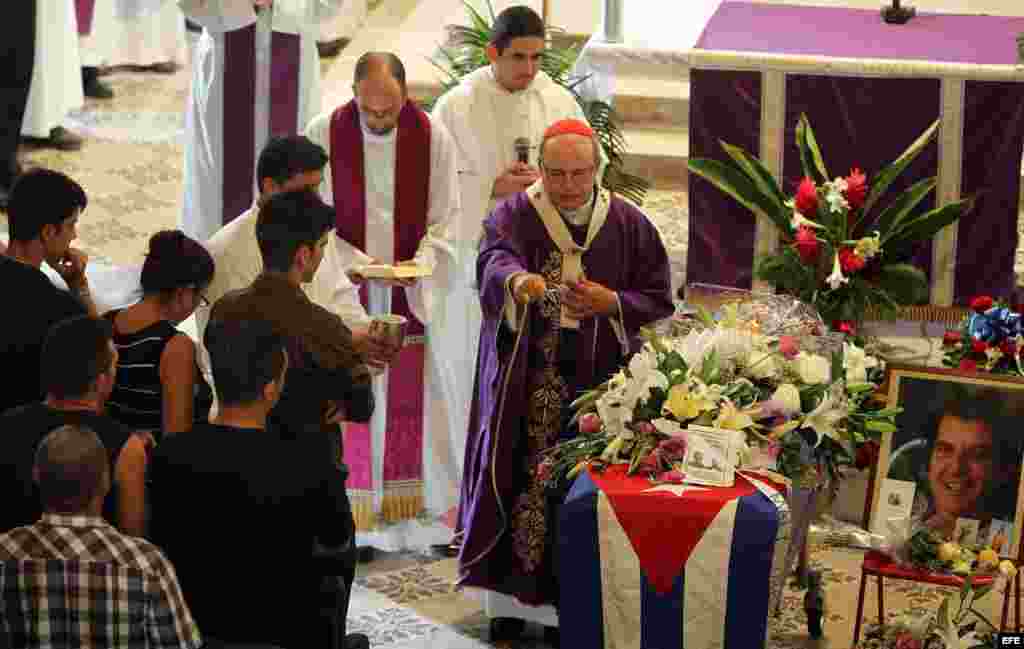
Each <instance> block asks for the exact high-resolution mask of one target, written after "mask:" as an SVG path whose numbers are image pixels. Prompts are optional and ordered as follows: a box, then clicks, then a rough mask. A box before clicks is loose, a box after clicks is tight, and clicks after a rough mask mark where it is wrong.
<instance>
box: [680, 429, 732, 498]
mask: <svg viewBox="0 0 1024 649" xmlns="http://www.w3.org/2000/svg"><path fill="white" fill-rule="evenodd" d="M735 440H736V434H735V431H731V430H724V429H721V428H711V427H708V426H694V425H690V426H687V427H686V456H685V458H684V459H683V472H684V473H686V480H685V481H686V482H689V483H692V484H700V485H709V486H713V487H731V486H732V485H733V483H734V482H735V480H736V441H735Z"/></svg>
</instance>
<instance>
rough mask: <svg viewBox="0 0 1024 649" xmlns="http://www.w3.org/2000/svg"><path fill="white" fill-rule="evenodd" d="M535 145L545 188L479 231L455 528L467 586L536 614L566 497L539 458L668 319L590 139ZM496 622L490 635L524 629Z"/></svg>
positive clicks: (548, 582) (650, 249)
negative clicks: (476, 305)
mask: <svg viewBox="0 0 1024 649" xmlns="http://www.w3.org/2000/svg"><path fill="white" fill-rule="evenodd" d="M539 148H540V150H539V153H540V160H539V162H538V167H539V170H540V172H541V179H540V180H539V181H537V182H536V183H534V184H533V185H531V186H530V187H529V188H528V189H527V190H526V191H525V192H520V193H517V194H515V195H514V196H511V197H510V198H508V199H507V200H505V201H504V202H502V203H501V204H500V205H499V206H498V207H497V208H495V209H494V211H493V212H491V214H490V216H488V217H487V220H486V221H485V222H484V238H483V241H482V243H481V245H480V254H479V259H478V261H477V280H478V283H479V286H480V301H481V304H482V307H483V327H482V330H481V333H480V350H479V361H478V364H477V380H476V394H475V396H474V399H473V408H472V411H471V412H472V414H471V421H470V428H469V438H468V440H467V443H466V458H465V476H464V479H463V482H462V503H461V506H460V517H461V518H460V521H459V523H460V526H461V529H462V531H463V532H464V537H463V540H462V548H461V553H460V555H459V583H460V584H461V585H463V586H468V587H476V588H482V589H485V590H486V591H488V592H496V593H500V594H504V595H507V596H512V597H514V598H516V599H517V600H519V601H520V602H523V603H525V604H531V605H539V604H550V603H554V604H557V581H556V574H557V573H556V571H555V570H556V567H557V564H556V563H555V562H554V559H553V557H552V552H551V548H552V543H553V542H555V541H556V540H557V538H558V536H557V530H556V529H555V527H554V523H555V520H556V519H557V511H556V509H557V504H558V502H559V500H558V499H556V498H553V497H552V495H551V493H550V492H548V491H546V485H545V484H544V482H543V481H542V480H540V479H539V478H538V477H537V476H538V473H537V467H538V465H539V463H540V461H541V459H542V452H543V451H544V450H545V449H548V448H550V447H551V446H552V445H554V444H556V443H558V442H559V441H561V440H563V439H565V438H566V436H571V435H574V434H575V432H576V431H575V429H574V428H570V427H569V426H568V421H569V419H570V415H571V410H570V408H569V404H570V403H571V402H572V401H573V400H574V399H575V398H576V397H578V396H579V395H580V394H581V393H582V392H583V391H585V390H588V389H591V388H593V387H595V386H597V385H598V384H600V383H602V382H603V381H605V380H607V379H608V378H610V377H611V375H612V374H613V373H614V372H615V371H617V370H618V369H619V367H620V366H621V365H622V364H623V362H624V361H625V360H626V359H627V358H628V356H629V354H630V353H632V352H635V351H636V350H637V349H639V347H640V345H641V340H640V339H639V332H640V328H641V327H642V326H644V325H647V324H649V323H651V322H653V321H655V320H658V319H660V318H664V317H667V316H669V315H670V314H671V313H672V311H673V306H672V295H671V284H670V279H669V263H668V256H667V254H666V252H665V247H664V245H663V244H662V241H661V239H660V237H659V235H658V231H657V230H656V229H655V227H654V225H653V224H652V223H651V222H650V221H649V220H648V218H647V217H646V216H645V215H644V214H643V213H642V212H640V211H639V210H638V209H637V208H636V207H634V206H633V205H631V204H630V203H627V202H625V201H623V200H622V199H620V198H617V197H614V196H611V195H610V194H609V193H608V192H607V191H606V190H603V189H601V188H600V186H599V185H598V183H597V173H598V170H599V167H600V162H601V158H600V155H599V149H600V147H599V145H598V143H597V140H596V138H595V137H594V133H593V130H592V129H591V128H590V127H589V126H588V125H587V124H586V123H585V122H582V121H580V120H575V119H568V120H560V121H558V122H556V123H554V124H553V125H552V126H551V127H550V128H548V129H547V130H546V132H545V133H544V136H543V139H542V140H541V141H540V144H539ZM527 413H528V416H527ZM562 495H563V496H564V494H562ZM500 621H502V622H505V624H504V625H503V627H504V628H503V629H499V628H497V625H493V624H492V631H493V632H495V633H498V632H501V633H515V632H518V630H521V628H522V624H521V623H519V624H513V622H514V621H512V620H500ZM493 639H500V638H494V637H492V640H493Z"/></svg>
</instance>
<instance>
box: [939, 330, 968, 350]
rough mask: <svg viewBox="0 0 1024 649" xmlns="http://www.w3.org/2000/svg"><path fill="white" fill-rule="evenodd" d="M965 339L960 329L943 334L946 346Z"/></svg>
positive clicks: (943, 342)
mask: <svg viewBox="0 0 1024 649" xmlns="http://www.w3.org/2000/svg"><path fill="white" fill-rule="evenodd" d="M961 340H963V335H962V334H961V333H960V332H959V331H947V332H946V333H945V334H943V336H942V344H943V346H945V347H952V346H953V345H956V344H958V343H959V342H960V341H961Z"/></svg>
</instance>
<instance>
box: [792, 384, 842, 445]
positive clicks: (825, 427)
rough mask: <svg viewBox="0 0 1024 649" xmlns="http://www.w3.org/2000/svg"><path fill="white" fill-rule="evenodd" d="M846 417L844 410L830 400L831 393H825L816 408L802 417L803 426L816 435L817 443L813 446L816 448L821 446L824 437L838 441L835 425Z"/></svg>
mask: <svg viewBox="0 0 1024 649" xmlns="http://www.w3.org/2000/svg"><path fill="white" fill-rule="evenodd" d="M846 415H847V412H846V409H845V408H843V407H841V406H839V404H837V402H836V401H834V400H833V399H832V395H831V393H829V392H826V393H825V396H823V397H822V398H821V401H819V402H818V405H817V407H816V408H815V409H814V410H812V411H811V412H810V413H808V414H807V416H806V417H804V421H803V425H804V427H806V428H810V429H811V430H813V431H814V432H816V433H818V441H817V442H815V444H814V445H815V446H817V445H818V444H821V440H822V439H823V438H824V436H825V435H828V436H829V437H831V438H832V439H835V440H839V431H837V430H836V424H838V423H839V422H840V421H842V420H843V418H845V417H846Z"/></svg>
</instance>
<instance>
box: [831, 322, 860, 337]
mask: <svg viewBox="0 0 1024 649" xmlns="http://www.w3.org/2000/svg"><path fill="white" fill-rule="evenodd" d="M832 328H833V329H835V330H836V331H838V332H839V333H844V334H846V335H847V336H856V335H857V329H856V328H855V327H854V326H853V323H852V322H851V321H849V320H836V321H834V322H833V323H832Z"/></svg>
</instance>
